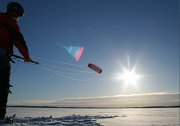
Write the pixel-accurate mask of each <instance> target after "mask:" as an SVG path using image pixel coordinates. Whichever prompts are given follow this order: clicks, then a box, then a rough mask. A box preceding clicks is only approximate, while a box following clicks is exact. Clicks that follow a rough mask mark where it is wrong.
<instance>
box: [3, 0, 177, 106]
mask: <svg viewBox="0 0 180 126" xmlns="http://www.w3.org/2000/svg"><path fill="white" fill-rule="evenodd" d="M8 1H9V0H1V1H0V11H6V4H7V3H8ZM14 1H17V2H19V3H21V4H22V5H23V6H24V8H25V16H24V17H23V18H21V19H20V20H19V24H20V26H21V31H22V33H23V34H24V37H25V40H26V41H27V45H28V47H29V51H30V54H31V57H32V59H34V60H36V61H39V62H40V65H33V64H29V63H23V62H17V63H16V64H12V75H11V83H12V85H13V88H12V92H13V93H12V95H10V97H9V102H14V101H19V103H21V102H20V101H25V100H37V101H38V100H39V101H41V100H42V101H43V100H45V101H48V100H50V101H51V100H59V99H61V100H62V99H69V98H74V99H77V98H87V97H93V98H96V97H97V98H98V97H104V96H106V97H113V96H117V95H127V96H129V95H130V94H147V93H150V94H151V93H161V92H165V93H167V94H178V93H179V28H180V26H179V22H180V20H179V19H180V18H179V1H178V0H53V1H52V0H46V1H44V0H38V1H34V0H33V1H27V0H14ZM63 46H76V47H84V51H83V54H82V56H81V58H80V59H79V60H78V62H77V61H76V60H75V58H73V57H72V56H71V55H69V53H68V52H67V51H66V50H65V49H64V48H63ZM15 53H16V54H18V55H19V53H18V51H17V50H16V49H15ZM88 63H94V64H96V65H98V66H99V67H101V68H102V70H103V72H102V74H97V73H95V72H93V71H92V70H91V69H89V68H88ZM122 66H123V67H125V68H127V69H129V70H131V69H133V68H135V70H136V73H138V74H139V75H141V78H140V79H139V80H138V81H137V82H136V86H134V85H131V84H129V85H126V84H125V82H124V81H122V80H119V81H117V80H114V79H113V78H114V77H115V76H117V75H118V73H123V68H122ZM174 98H175V99H176V98H177V97H174ZM107 101H108V100H107ZM162 103H163V102H162ZM59 104H60V103H59ZM120 106H121V104H120Z"/></svg>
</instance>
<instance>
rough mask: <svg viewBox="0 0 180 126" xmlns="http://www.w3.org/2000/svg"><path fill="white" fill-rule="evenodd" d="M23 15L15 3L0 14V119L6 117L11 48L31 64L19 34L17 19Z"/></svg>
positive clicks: (10, 3) (9, 4) (22, 11)
mask: <svg viewBox="0 0 180 126" xmlns="http://www.w3.org/2000/svg"><path fill="white" fill-rule="evenodd" d="M23 15H24V8H23V7H22V5H20V4H19V3H17V2H9V3H8V4H7V11H6V12H1V13H0V119H4V117H5V116H6V107H7V101H8V94H9V92H10V90H9V88H10V86H11V85H10V69H11V66H10V61H11V55H12V54H13V47H14V46H15V47H17V48H18V50H19V52H20V53H21V54H22V56H23V57H24V60H25V61H26V62H31V61H32V59H31V58H30V55H29V51H28V48H27V45H26V42H25V40H24V37H23V34H22V33H21V32H20V28H19V25H18V23H17V21H18V19H19V18H20V17H22V16H23Z"/></svg>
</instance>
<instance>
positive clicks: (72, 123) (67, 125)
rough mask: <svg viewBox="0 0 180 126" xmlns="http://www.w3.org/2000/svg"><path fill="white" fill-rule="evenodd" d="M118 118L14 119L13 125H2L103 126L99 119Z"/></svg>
mask: <svg viewBox="0 0 180 126" xmlns="http://www.w3.org/2000/svg"><path fill="white" fill-rule="evenodd" d="M115 117H117V116H107V115H106V116H88V115H86V116H81V115H72V116H64V117H60V118H53V117H52V116H50V117H36V118H35V117H19V118H18V117H13V118H12V119H13V121H14V122H13V124H0V125H2V126H14V125H15V126H41V125H43V126H49V125H55V126H102V125H101V124H100V123H98V122H97V119H107V118H115Z"/></svg>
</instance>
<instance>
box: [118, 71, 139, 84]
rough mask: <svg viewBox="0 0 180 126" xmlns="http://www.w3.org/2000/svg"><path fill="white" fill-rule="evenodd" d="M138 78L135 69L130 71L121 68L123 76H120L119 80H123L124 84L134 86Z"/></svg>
mask: <svg viewBox="0 0 180 126" xmlns="http://www.w3.org/2000/svg"><path fill="white" fill-rule="evenodd" d="M139 78H140V75H138V74H137V73H136V71H135V68H133V69H132V70H128V69H126V68H123V74H122V75H121V76H120V79H121V80H124V81H125V83H126V84H132V85H136V83H137V81H138V80H139Z"/></svg>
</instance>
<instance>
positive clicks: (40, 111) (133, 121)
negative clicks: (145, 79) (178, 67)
mask: <svg viewBox="0 0 180 126" xmlns="http://www.w3.org/2000/svg"><path fill="white" fill-rule="evenodd" d="M13 114H16V116H17V117H32V118H37V117H49V116H51V115H52V117H53V118H61V117H64V116H68V117H72V115H77V118H80V117H78V116H79V115H80V116H97V117H100V118H96V119H95V121H96V122H97V123H99V124H100V125H103V126H179V124H180V123H179V108H127V109H123V108H122V109H72V108H70V109H68V108H66V109H64V108H13V107H8V109H7V115H8V116H12V115H13ZM106 116H107V117H110V118H102V119H101V117H106ZM111 116H112V118H111ZM113 116H115V117H114V118H113ZM116 116H117V117H116ZM81 120H82V119H81ZM41 121H43V120H41ZM56 121H57V120H56ZM69 124H70V123H69ZM96 125H97V124H96ZM96 125H94V126H96ZM72 126H73V125H72Z"/></svg>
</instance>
